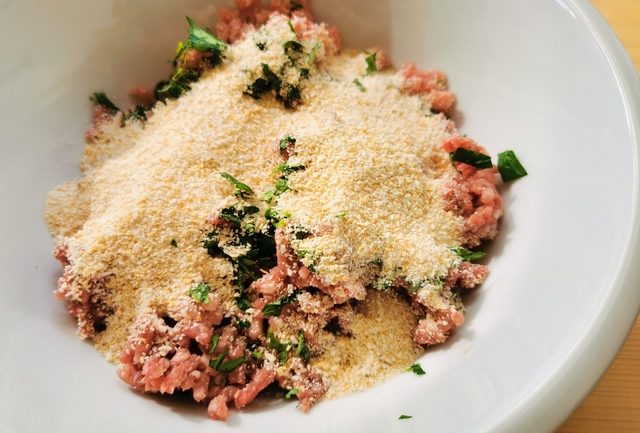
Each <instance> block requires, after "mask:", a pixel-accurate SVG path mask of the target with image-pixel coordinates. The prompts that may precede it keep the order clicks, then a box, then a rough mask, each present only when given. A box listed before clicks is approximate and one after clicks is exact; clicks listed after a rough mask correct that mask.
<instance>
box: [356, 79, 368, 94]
mask: <svg viewBox="0 0 640 433" xmlns="http://www.w3.org/2000/svg"><path fill="white" fill-rule="evenodd" d="M353 84H355V85H356V87H357V88H358V90H360V91H361V92H363V93H364V92H366V91H367V88H366V87H364V85H363V84H362V83H361V82H360V80H359V79H357V78H356V79H355V80H353Z"/></svg>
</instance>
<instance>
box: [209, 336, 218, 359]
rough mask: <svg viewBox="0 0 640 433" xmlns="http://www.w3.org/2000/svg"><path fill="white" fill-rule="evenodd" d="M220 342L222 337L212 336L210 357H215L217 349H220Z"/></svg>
mask: <svg viewBox="0 0 640 433" xmlns="http://www.w3.org/2000/svg"><path fill="white" fill-rule="evenodd" d="M219 341H220V336H219V335H212V336H211V348H210V349H209V355H211V356H213V354H214V353H215V351H216V348H217V347H218V342H219Z"/></svg>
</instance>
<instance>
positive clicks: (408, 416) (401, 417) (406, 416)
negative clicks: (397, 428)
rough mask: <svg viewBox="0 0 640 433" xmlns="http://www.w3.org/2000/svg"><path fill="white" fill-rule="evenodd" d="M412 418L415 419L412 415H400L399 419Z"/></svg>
mask: <svg viewBox="0 0 640 433" xmlns="http://www.w3.org/2000/svg"><path fill="white" fill-rule="evenodd" d="M410 418H413V416H411V415H400V416H399V417H398V419H410Z"/></svg>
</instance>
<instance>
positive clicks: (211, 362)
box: [209, 350, 229, 371]
mask: <svg viewBox="0 0 640 433" xmlns="http://www.w3.org/2000/svg"><path fill="white" fill-rule="evenodd" d="M228 353H229V351H228V350H225V351H224V352H222V353H221V354H220V355H219V356H218V357H217V358H215V359H210V360H209V367H211V368H213V369H214V370H216V371H218V368H220V364H222V361H224V358H226V357H227V354H228Z"/></svg>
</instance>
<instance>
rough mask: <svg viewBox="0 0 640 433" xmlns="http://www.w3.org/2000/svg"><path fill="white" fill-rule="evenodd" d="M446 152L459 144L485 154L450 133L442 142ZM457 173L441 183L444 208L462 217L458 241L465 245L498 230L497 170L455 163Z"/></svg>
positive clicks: (490, 235) (490, 236) (473, 144)
mask: <svg viewBox="0 0 640 433" xmlns="http://www.w3.org/2000/svg"><path fill="white" fill-rule="evenodd" d="M442 147H443V149H444V150H445V151H446V152H453V151H455V150H456V149H457V148H459V147H462V148H465V149H469V150H474V151H476V152H481V153H485V154H486V153H487V152H486V150H485V149H484V148H482V147H481V146H479V145H478V144H477V143H475V142H474V141H473V140H471V139H470V138H467V137H461V136H458V135H454V136H452V137H450V138H449V139H447V140H445V142H444V143H443V145H442ZM455 166H456V168H457V170H458V173H457V174H455V175H453V176H452V177H451V178H450V179H449V181H448V182H447V184H446V185H445V193H444V199H445V207H446V209H447V210H450V211H452V212H455V213H456V214H458V215H460V216H462V217H463V218H464V219H465V221H464V228H463V233H462V241H463V244H465V245H466V246H468V247H475V246H478V245H480V243H481V242H482V241H485V240H491V239H493V238H494V237H495V236H496V234H497V232H498V220H499V219H500V217H501V216H502V214H503V203H502V197H500V194H499V193H498V190H497V188H496V185H497V181H498V172H497V170H496V168H495V167H492V168H487V169H483V170H478V169H476V168H475V167H473V166H470V165H468V164H464V163H460V162H456V163H455Z"/></svg>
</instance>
